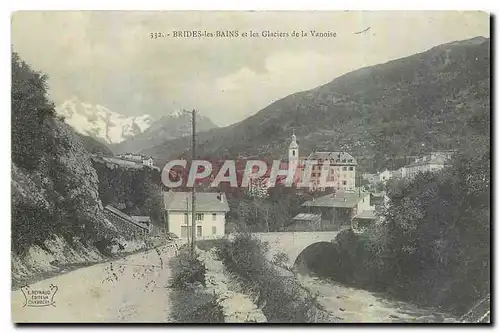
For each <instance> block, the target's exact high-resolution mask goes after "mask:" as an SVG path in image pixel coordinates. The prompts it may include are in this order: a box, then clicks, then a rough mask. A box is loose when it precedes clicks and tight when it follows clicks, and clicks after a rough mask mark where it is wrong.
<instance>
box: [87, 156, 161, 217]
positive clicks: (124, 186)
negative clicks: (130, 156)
mask: <svg viewBox="0 0 500 333" xmlns="http://www.w3.org/2000/svg"><path fill="white" fill-rule="evenodd" d="M92 165H93V166H94V168H95V169H96V172H97V176H98V179H99V198H100V199H101V201H102V203H103V205H104V206H105V205H113V206H115V207H117V208H119V209H121V210H123V211H124V212H125V213H127V214H130V215H146V216H150V217H151V219H152V221H153V222H154V223H155V224H157V225H159V226H163V220H162V214H161V207H162V198H161V175H160V172H158V171H156V170H152V169H149V168H143V169H127V168H119V167H115V168H113V167H110V166H109V165H108V164H107V163H105V162H103V161H101V160H100V159H99V158H94V159H93V160H92Z"/></svg>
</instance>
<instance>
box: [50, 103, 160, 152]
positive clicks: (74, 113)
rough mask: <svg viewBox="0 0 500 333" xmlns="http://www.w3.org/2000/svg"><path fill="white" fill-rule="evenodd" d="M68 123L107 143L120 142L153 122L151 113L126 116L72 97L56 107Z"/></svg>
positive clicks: (83, 132)
mask: <svg viewBox="0 0 500 333" xmlns="http://www.w3.org/2000/svg"><path fill="white" fill-rule="evenodd" d="M56 112H57V114H58V115H60V116H63V117H64V118H65V121H66V123H67V124H68V125H70V126H71V127H73V128H74V129H75V130H76V131H77V132H78V133H81V134H84V135H88V136H91V137H93V138H95V139H98V140H100V141H102V142H105V143H107V144H112V143H120V142H122V141H125V140H126V139H127V138H131V137H133V136H135V135H137V134H139V133H142V132H144V131H145V130H146V129H148V128H149V127H150V126H151V124H152V123H153V121H154V120H153V118H152V117H151V116H149V115H142V116H138V117H126V116H124V115H122V114H120V113H118V112H114V111H111V110H110V109H108V108H107V107H105V106H102V105H99V104H95V105H92V104H89V103H85V102H82V101H80V100H78V99H77V98H72V99H70V100H67V101H65V102H64V103H62V104H61V105H59V106H58V107H56Z"/></svg>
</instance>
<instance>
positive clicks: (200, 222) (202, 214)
mask: <svg viewBox="0 0 500 333" xmlns="http://www.w3.org/2000/svg"><path fill="white" fill-rule="evenodd" d="M191 199H192V194H191V192H172V191H170V192H164V193H163V202H164V210H165V223H166V228H167V231H168V232H172V233H174V234H175V235H177V236H178V237H180V238H188V237H191V232H192V229H191V228H192V226H193V223H192V200H191ZM195 208H196V212H195V213H196V216H195V227H196V237H197V238H202V239H209V238H219V237H223V236H224V233H225V225H226V213H227V212H228V211H229V205H228V202H227V198H226V195H225V194H224V193H218V192H198V193H196V206H195Z"/></svg>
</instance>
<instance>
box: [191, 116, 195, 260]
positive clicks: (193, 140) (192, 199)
mask: <svg viewBox="0 0 500 333" xmlns="http://www.w3.org/2000/svg"><path fill="white" fill-rule="evenodd" d="M191 114H192V117H193V120H192V125H193V128H192V132H193V133H192V134H193V138H192V145H193V146H192V147H191V165H192V163H193V162H194V159H195V156H196V155H195V146H196V110H194V109H193V111H192V112H191ZM191 196H192V197H191V207H192V208H191V214H192V215H191V219H192V222H191V223H192V225H193V227H192V229H191V257H192V258H194V250H195V247H196V179H195V181H194V183H193V188H192V190H191Z"/></svg>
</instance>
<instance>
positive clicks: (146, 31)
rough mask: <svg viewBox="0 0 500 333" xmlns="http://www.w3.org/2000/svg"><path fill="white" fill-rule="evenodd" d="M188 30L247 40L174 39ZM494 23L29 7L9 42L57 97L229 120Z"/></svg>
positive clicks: (421, 16) (459, 16)
mask: <svg viewBox="0 0 500 333" xmlns="http://www.w3.org/2000/svg"><path fill="white" fill-rule="evenodd" d="M368 28H369V29H368ZM366 29H368V30H366ZM185 30H190V31H191V30H196V31H198V30H199V31H202V32H205V31H206V32H207V33H213V34H215V33H216V31H218V30H219V31H228V30H230V31H238V37H226V38H224V37H183V38H180V37H174V35H173V32H174V31H185ZM311 30H316V31H318V32H326V33H330V34H329V35H330V37H314V36H311V33H310V31H311ZM364 30H366V31H364ZM489 30H490V27H489V14H487V13H484V12H459V11H433V12H431V11H427V12H423V11H373V12H360V11H316V12H313V11H295V12H292V11H290V12H255V11H253V12H251V11H248V12H223V11H212V12H198V11H191V12H181V11H179V12H167V11H150V12H147V11H144V12H141V11H113V12H111V11H37V12H28V11H24V12H15V13H14V14H13V15H12V35H11V37H12V41H11V43H12V46H13V49H14V51H16V52H18V53H19V54H20V56H21V58H22V59H23V60H25V61H26V62H27V63H29V64H30V65H31V66H32V67H33V68H35V69H37V70H40V71H42V72H44V73H46V74H48V76H49V92H50V98H51V99H52V100H54V102H55V103H56V105H58V104H60V103H62V102H64V101H65V100H67V99H70V98H75V97H76V98H78V99H80V100H81V101H84V102H87V103H92V104H101V105H104V106H106V107H108V108H109V109H111V110H113V111H115V112H119V113H122V114H124V115H126V116H138V115H143V114H149V115H151V116H153V117H155V118H160V117H161V116H163V115H167V114H169V113H171V112H173V111H175V110H179V109H186V110H191V109H193V108H194V109H197V110H198V111H199V112H200V113H201V114H203V115H205V116H208V117H210V118H211V119H212V120H213V121H214V122H215V123H216V124H218V125H220V126H226V125H229V124H232V123H235V122H238V121H241V120H243V119H244V118H246V117H248V116H250V115H252V114H254V113H256V112H258V111H259V110H261V109H263V108H264V107H266V106H267V105H269V104H271V103H272V102H274V101H276V100H278V99H280V98H283V97H285V96H287V95H290V94H293V93H296V92H299V91H304V90H308V89H312V88H315V87H317V86H320V85H323V84H325V83H328V82H330V81H332V80H333V79H334V78H336V77H338V76H340V75H342V74H345V73H347V72H350V71H352V70H355V69H358V68H362V67H366V66H371V65H375V64H379V63H384V62H387V61H390V60H393V59H397V58H401V57H405V56H409V55H412V54H415V53H419V52H423V51H426V50H428V49H430V48H432V47H434V46H436V45H439V44H443V43H447V42H452V41H456V40H463V39H468V38H473V37H476V36H484V37H489ZM250 31H253V32H254V33H257V34H258V35H259V36H257V37H249V36H246V37H245V36H243V33H249V32H250ZM294 31H297V32H299V37H295V36H292V32H294ZM301 31H304V32H308V36H301ZM361 31H364V32H361ZM265 32H270V33H288V37H265V36H264V35H265ZM359 32H361V33H359ZM151 33H162V34H164V36H165V37H163V38H151ZM333 33H335V37H332V36H331V35H332V34H333Z"/></svg>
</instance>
